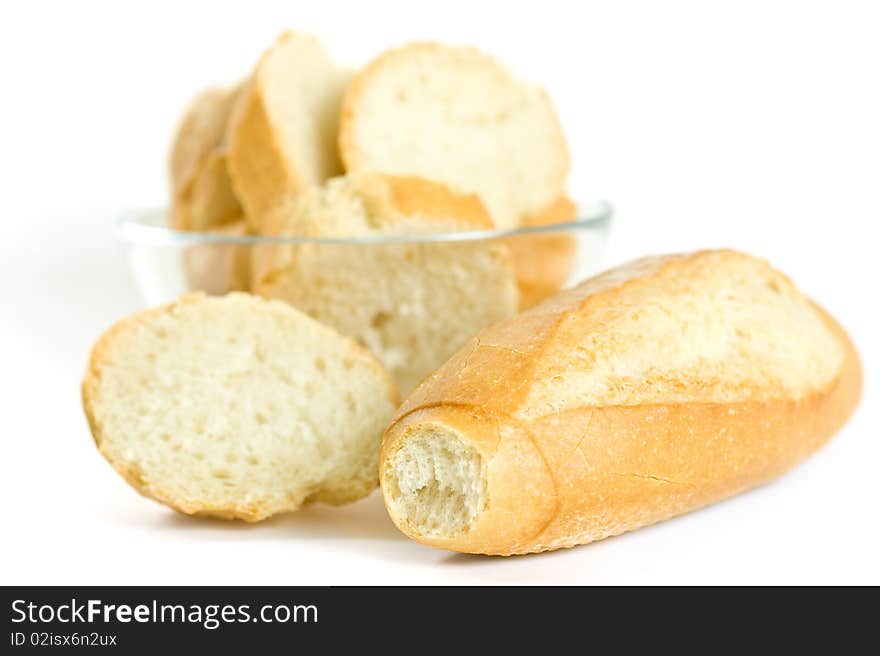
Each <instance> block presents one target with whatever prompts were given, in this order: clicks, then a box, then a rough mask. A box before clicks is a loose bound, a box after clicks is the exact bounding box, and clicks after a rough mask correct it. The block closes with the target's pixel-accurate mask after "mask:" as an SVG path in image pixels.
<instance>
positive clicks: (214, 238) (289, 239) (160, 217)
mask: <svg viewBox="0 0 880 656" xmlns="http://www.w3.org/2000/svg"><path fill="white" fill-rule="evenodd" d="M577 209H578V212H577V217H578V218H576V219H575V220H574V221H566V222H564V223H554V224H547V225H540V226H529V227H521V228H509V229H491V230H462V231H457V232H437V233H418V234H400V235H388V234H373V235H360V236H357V237H302V236H294V235H285V236H277V237H270V236H265V235H229V234H224V233H222V232H197V231H187V230H178V229H176V228H171V227H169V226H167V225H165V223H166V222H167V217H168V210H167V208H154V209H144V210H129V211H126V212H123V213H121V214H120V215H119V218H118V220H117V223H116V230H117V236H118V237H119V239H120V240H121V241H123V242H126V243H130V244H137V245H149V246H190V245H194V244H233V245H260V244H400V243H443V242H460V241H462V242H464V241H482V240H490V239H500V238H504V237H516V236H518V235H530V234H543V233H555V232H579V231H585V232H586V231H593V230H605V229H607V228H608V226H609V225H610V224H611V220H612V217H613V216H614V208H613V207H612V205H611V203H609V202H608V201H607V200H598V201H595V202H591V203H578V204H577Z"/></svg>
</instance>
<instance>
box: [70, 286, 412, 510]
mask: <svg viewBox="0 0 880 656" xmlns="http://www.w3.org/2000/svg"><path fill="white" fill-rule="evenodd" d="M82 393H83V406H84V408H85V412H86V416H87V417H88V420H89V425H90V427H91V430H92V435H93V436H94V438H95V442H96V444H97V446H98V449H99V450H100V451H101V453H102V454H103V455H104V457H105V458H107V460H108V461H110V463H111V464H112V465H113V466H114V467H115V468H116V470H117V471H118V472H119V473H120V474H121V475H122V476H123V477H124V478H125V480H127V481H128V482H129V483H130V484H131V485H132V486H134V487H135V488H136V489H137V490H138V491H139V492H141V493H142V494H143V495H145V496H148V497H151V498H153V499H156V500H158V501H161V502H162V503H165V504H167V505H169V506H171V507H172V508H175V509H177V510H179V511H181V512H184V513H187V514H191V515H210V516H214V517H221V518H229V519H232V518H237V519H244V520H246V521H257V520H260V519H264V518H266V517H268V516H270V515H274V514H276V513H280V512H287V511H291V510H296V509H297V508H299V507H300V506H301V505H303V504H305V503H309V502H311V501H322V502H326V503H331V504H341V503H347V502H350V501H355V500H356V499H359V498H361V497H364V496H366V495H367V494H369V492H370V491H371V490H373V489H374V488H375V487H376V485H377V482H378V474H377V461H378V447H379V436H380V435H381V433H382V429H383V428H384V426H385V425H386V424H387V423H388V420H389V419H390V417H391V415H392V413H393V411H394V408H395V406H396V404H397V394H396V391H395V389H394V385H393V383H392V382H391V379H390V377H389V376H388V373H387V372H386V371H385V370H384V369H383V368H382V366H381V365H380V364H379V363H378V362H376V360H375V359H374V358H373V356H371V355H370V354H369V353H367V352H366V351H365V350H364V349H362V348H361V347H359V346H358V345H357V344H355V343H354V342H353V341H352V340H350V339H348V338H345V337H342V336H341V335H339V334H338V333H336V332H335V331H334V330H333V329H331V328H328V327H327V326H324V325H322V324H320V323H318V322H317V321H314V320H313V319H310V318H309V317H307V316H305V315H304V314H302V313H300V312H298V311H296V310H295V309H293V308H291V307H290V306H289V305H287V304H284V303H279V302H271V301H266V300H263V299H260V298H257V297H254V296H250V295H248V294H241V293H233V294H229V295H228V296H225V297H208V296H205V295H202V294H192V295H188V296H184V297H183V298H181V299H180V300H179V301H177V302H176V303H173V304H171V305H166V306H163V307H159V308H155V309H150V310H145V311H143V312H140V313H138V314H135V315H134V316H132V317H129V318H127V319H124V320H122V321H120V322H119V323H118V324H116V325H115V326H114V327H113V328H111V329H110V330H109V331H107V332H106V333H105V334H104V335H103V336H102V337H101V338H100V339H99V340H98V342H97V343H96V344H95V347H94V349H93V350H92V355H91V359H90V361H89V365H88V370H87V372H86V375H85V379H84V381H83V386H82Z"/></svg>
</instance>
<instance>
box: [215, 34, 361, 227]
mask: <svg viewBox="0 0 880 656" xmlns="http://www.w3.org/2000/svg"><path fill="white" fill-rule="evenodd" d="M349 78H350V73H349V72H347V71H344V70H342V69H339V68H337V66H336V64H334V63H333V60H332V59H331V57H330V55H329V54H328V53H327V52H326V51H325V50H324V48H323V46H321V44H320V43H319V42H318V40H317V39H315V38H314V37H312V36H309V35H305V34H297V33H294V32H286V33H284V34H282V35H281V36H280V37H279V38H278V40H277V41H276V42H275V44H274V45H273V46H272V47H271V48H270V49H269V50H268V51H267V52H266V53H265V54H264V55H263V56H262V58H261V59H260V61H259V63H258V64H257V67H256V69H255V71H254V73H253V75H252V77H251V79H250V80H249V82H248V83H247V85H246V87H245V89H244V91H243V92H242V94H241V96H240V97H239V99H238V100H237V102H236V105H235V107H234V109H233V113H232V117H231V119H230V121H229V126H228V133H227V140H228V143H229V155H228V160H229V171H230V174H231V176H232V182H233V185H234V187H235V191H236V193H237V194H238V196H239V198H240V199H241V202H242V205H243V206H244V209H245V215H246V217H247V219H248V226H249V228H250V230H251V231H252V232H255V233H256V232H260V233H271V232H273V230H272V227H271V226H266V225H265V224H264V221H265V217H266V215H267V212H268V210H270V209H271V208H272V207H273V206H274V205H275V204H277V203H278V202H280V201H281V200H283V199H286V198H288V197H289V196H291V195H294V194H296V193H297V192H299V191H301V190H302V189H304V188H305V187H307V186H309V185H312V184H318V183H321V182H323V181H324V180H326V179H328V178H330V177H332V176H335V175H339V174H341V173H342V165H341V164H340V162H339V156H338V150H337V134H338V126H339V106H340V103H341V101H342V94H343V91H344V89H345V86H346V84H347V83H348V80H349Z"/></svg>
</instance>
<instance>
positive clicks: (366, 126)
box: [339, 43, 569, 228]
mask: <svg viewBox="0 0 880 656" xmlns="http://www.w3.org/2000/svg"><path fill="white" fill-rule="evenodd" d="M339 143H340V151H341V154H342V160H343V162H344V164H345V168H346V170H347V171H363V170H368V171H381V172H383V173H389V174H394V175H404V176H407V175H408V176H419V177H422V178H428V179H431V180H438V181H440V182H444V183H446V184H447V185H449V186H450V187H452V188H453V189H455V190H457V191H462V192H466V193H467V192H470V193H477V194H479V196H480V198H481V199H482V200H483V203H484V204H485V205H486V209H488V211H489V214H490V215H491V216H492V218H493V221H494V223H495V224H496V225H497V226H498V227H502V228H511V227H514V226H516V225H519V223H520V221H521V219H522V218H523V217H525V216H527V215H531V214H536V213H538V212H540V211H542V210H544V209H545V208H546V207H548V206H549V205H550V204H551V203H553V202H554V201H555V200H556V199H557V198H558V197H559V196H561V195H562V193H563V189H564V185H565V179H566V176H567V175H568V170H569V158H568V150H567V147H566V143H565V139H564V137H563V134H562V129H561V128H560V125H559V121H558V120H557V118H556V113H555V111H554V109H553V106H552V105H551V103H550V100H549V98H548V96H547V94H546V93H545V92H544V91H543V90H542V89H540V88H538V87H536V86H533V85H531V84H527V83H525V82H522V81H521V80H518V79H517V78H516V77H515V76H514V75H513V74H512V73H511V72H510V71H509V70H508V69H507V68H505V67H504V66H503V65H501V64H500V63H499V62H497V61H495V60H494V59H492V58H491V57H489V56H487V55H485V54H483V53H481V52H480V51H478V50H475V49H473V48H464V47H450V46H444V45H440V44H436V43H413V44H410V45H406V46H403V47H400V48H396V49H393V50H389V51H387V52H385V53H383V54H382V55H380V56H379V57H378V58H377V59H375V60H374V61H373V62H372V63H371V64H369V65H368V66H367V67H366V68H365V69H364V70H363V71H361V72H360V73H359V74H358V75H357V76H355V78H354V80H352V82H351V84H350V86H349V88H348V90H347V91H346V94H345V99H344V101H343V107H342V119H341V122H340V128H339Z"/></svg>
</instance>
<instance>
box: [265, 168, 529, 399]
mask: <svg viewBox="0 0 880 656" xmlns="http://www.w3.org/2000/svg"><path fill="white" fill-rule="evenodd" d="M274 221H275V223H276V224H277V225H283V226H284V230H283V232H284V233H285V234H291V235H299V236H305V237H355V238H357V237H373V238H381V237H389V238H400V237H407V236H412V237H414V238H417V237H418V235H420V234H425V233H439V232H449V231H454V230H472V229H479V228H491V227H492V224H491V221H490V219H489V216H488V215H487V213H486V211H485V209H484V208H483V205H482V203H481V202H480V200H479V199H478V198H477V197H476V196H474V195H461V194H456V193H454V192H452V191H450V190H449V189H448V188H447V187H446V186H444V185H442V184H439V183H435V182H430V181H428V180H421V179H418V178H398V177H393V176H385V175H380V174H375V173H362V174H353V175H350V176H346V177H341V178H336V179H334V180H331V181H329V182H328V183H326V184H325V185H324V186H322V187H313V188H311V189H309V190H307V191H305V192H303V193H302V194H300V195H299V197H298V198H296V199H294V200H293V201H292V202H291V204H290V206H289V207H287V208H286V209H285V210H283V211H282V212H280V215H279V216H278V217H276V219H274ZM270 250H271V252H269V253H267V254H265V255H264V256H263V258H262V260H263V261H262V262H260V263H259V264H255V265H254V270H255V271H256V276H257V278H256V279H255V280H254V284H253V288H254V290H255V291H256V292H257V293H259V294H262V295H265V296H267V297H270V298H279V299H283V300H285V301H288V302H289V303H291V304H292V305H294V306H295V307H297V308H299V309H301V310H303V311H304V312H306V313H308V314H310V315H311V316H313V317H315V318H316V319H318V320H320V321H322V322H324V323H327V324H329V325H331V326H333V327H334V328H336V329H337V330H339V331H340V332H342V333H343V334H345V335H349V336H351V337H354V338H355V339H357V340H358V341H359V342H360V343H361V344H363V345H364V346H366V347H367V348H369V349H370V350H371V351H372V352H373V353H374V354H375V355H376V357H377V358H379V360H380V361H381V362H382V363H383V364H384V365H385V366H386V367H387V368H388V369H389V370H390V371H391V373H392V374H393V375H394V378H395V380H396V381H397V384H398V386H399V388H400V389H401V391H402V392H404V393H405V392H407V391H409V390H410V389H412V387H413V386H414V385H415V384H416V383H418V382H419V381H420V380H421V379H422V378H423V377H424V376H426V375H427V374H428V373H430V372H431V371H433V370H434V369H435V368H436V367H437V366H438V365H439V364H440V363H442V362H443V361H444V360H445V359H446V358H448V357H449V356H450V355H451V354H452V353H454V352H455V350H456V349H457V348H458V347H459V346H461V345H462V344H463V343H464V342H465V341H466V340H467V339H468V338H470V337H471V336H472V335H474V334H475V333H476V332H477V331H478V330H480V329H481V328H483V327H484V326H486V325H488V324H490V323H493V322H495V321H498V320H499V319H503V318H505V317H508V316H511V315H512V314H514V313H515V312H516V310H517V302H518V300H517V297H518V294H517V288H516V278H515V276H514V272H513V267H512V263H511V259H510V254H509V252H508V249H507V247H506V246H505V245H504V244H501V243H497V242H488V241H471V242H452V243H442V242H440V243H430V242H419V241H418V240H417V239H415V240H414V241H410V242H404V243H374V244H369V243H353V244H352V243H336V244H334V243H328V244H315V243H311V244H302V245H282V246H275V247H272V248H271V249H270Z"/></svg>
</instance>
